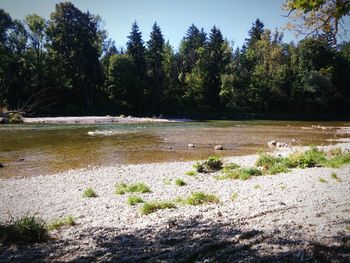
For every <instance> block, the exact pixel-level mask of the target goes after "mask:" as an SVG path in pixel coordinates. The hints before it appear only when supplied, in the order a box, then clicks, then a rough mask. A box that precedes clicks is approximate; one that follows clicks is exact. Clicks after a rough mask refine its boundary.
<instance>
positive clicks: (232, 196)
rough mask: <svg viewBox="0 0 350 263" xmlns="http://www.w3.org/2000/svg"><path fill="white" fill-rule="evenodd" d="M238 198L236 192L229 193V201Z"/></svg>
mask: <svg viewBox="0 0 350 263" xmlns="http://www.w3.org/2000/svg"><path fill="white" fill-rule="evenodd" d="M237 198H238V194H237V193H232V195H231V201H236V200H237Z"/></svg>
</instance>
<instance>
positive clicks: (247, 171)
mask: <svg viewBox="0 0 350 263" xmlns="http://www.w3.org/2000/svg"><path fill="white" fill-rule="evenodd" d="M259 175H262V172H261V171H260V170H259V169H258V168H255V167H250V168H238V169H235V170H232V171H229V172H226V173H224V174H223V175H220V176H217V177H215V178H216V179H218V180H225V179H240V180H248V179H249V178H250V177H252V176H259Z"/></svg>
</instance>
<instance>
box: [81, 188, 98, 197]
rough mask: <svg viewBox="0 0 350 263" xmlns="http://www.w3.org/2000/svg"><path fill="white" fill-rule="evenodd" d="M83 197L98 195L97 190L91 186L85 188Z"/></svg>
mask: <svg viewBox="0 0 350 263" xmlns="http://www.w3.org/2000/svg"><path fill="white" fill-rule="evenodd" d="M83 197H97V194H96V192H95V191H94V189H92V188H91V187H89V188H87V189H85V191H84V192H83Z"/></svg>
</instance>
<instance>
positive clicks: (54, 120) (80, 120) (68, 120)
mask: <svg viewBox="0 0 350 263" xmlns="http://www.w3.org/2000/svg"><path fill="white" fill-rule="evenodd" d="M23 121H24V123H36V124H38V123H41V124H101V123H116V122H117V123H136V122H184V121H190V120H188V119H162V118H146V117H143V118H138V117H131V116H129V117H112V116H84V117H35V118H23Z"/></svg>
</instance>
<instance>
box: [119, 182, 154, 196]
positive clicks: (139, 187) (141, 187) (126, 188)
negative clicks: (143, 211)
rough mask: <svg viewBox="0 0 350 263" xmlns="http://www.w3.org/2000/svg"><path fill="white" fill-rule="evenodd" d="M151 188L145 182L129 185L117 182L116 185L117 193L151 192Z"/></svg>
mask: <svg viewBox="0 0 350 263" xmlns="http://www.w3.org/2000/svg"><path fill="white" fill-rule="evenodd" d="M150 192H151V190H150V188H149V187H148V186H147V185H145V184H144V183H136V184H131V185H127V184H125V183H121V184H117V185H116V186H115V193H116V194H118V195H123V194H125V193H150Z"/></svg>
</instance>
